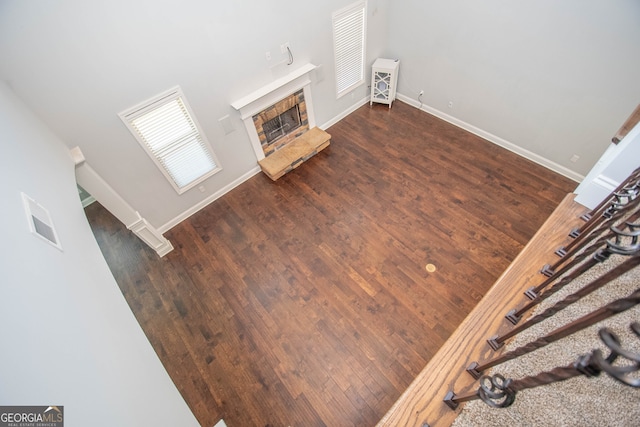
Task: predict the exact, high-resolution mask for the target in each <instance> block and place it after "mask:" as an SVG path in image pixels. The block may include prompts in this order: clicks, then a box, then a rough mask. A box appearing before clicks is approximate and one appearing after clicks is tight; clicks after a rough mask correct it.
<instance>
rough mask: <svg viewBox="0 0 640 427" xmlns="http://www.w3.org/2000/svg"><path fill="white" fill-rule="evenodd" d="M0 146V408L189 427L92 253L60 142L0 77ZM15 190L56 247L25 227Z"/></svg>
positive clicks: (82, 421)
mask: <svg viewBox="0 0 640 427" xmlns="http://www.w3.org/2000/svg"><path fill="white" fill-rule="evenodd" d="M0 141H2V156H0V200H2V203H1V204H0V206H1V213H2V215H1V216H0V217H1V218H2V222H1V223H0V235H2V237H3V239H2V241H3V245H2V249H1V250H0V271H1V272H2V284H1V285H0V337H1V340H2V351H1V352H0V378H2V385H1V386H0V404H2V405H63V406H64V407H65V408H64V409H65V417H66V423H65V425H67V426H69V427H74V426H78V427H80V426H105V427H107V426H109V427H111V426H132V427H134V426H136V427H137V426H167V427H170V426H171V427H173V426H197V425H198V423H197V421H196V420H195V418H194V416H193V414H192V413H191V411H190V410H189V408H188V407H187V405H186V404H185V402H184V400H183V399H182V397H181V396H180V394H179V392H178V390H177V389H176V387H175V386H174V384H173V383H172V382H171V380H170V378H169V376H168V375H167V373H166V371H165V370H164V368H163V366H162V364H161V363H160V361H159V359H158V358H157V356H156V354H155V353H154V351H153V349H152V347H151V345H150V344H149V342H148V341H147V339H146V337H145V336H144V333H143V332H142V330H141V328H140V326H139V325H138V323H137V322H136V320H135V318H134V316H133V314H132V313H131V311H130V309H129V307H128V305H127V303H126V301H125V300H124V297H123V296H122V294H121V292H120V290H119V289H118V286H117V284H116V283H115V281H114V279H113V276H112V275H111V273H110V271H109V269H108V267H107V265H106V263H105V261H104V258H103V257H102V254H101V252H100V250H99V248H98V245H97V243H96V241H95V238H94V237H93V234H92V232H91V230H90V228H89V225H88V223H87V219H86V217H85V216H84V211H83V209H82V206H81V204H80V201H79V197H78V193H77V189H76V181H75V175H74V164H73V161H72V160H71V157H70V155H69V152H68V148H67V147H66V146H65V145H64V144H63V143H62V142H61V141H60V140H59V139H58V138H57V137H56V136H54V135H53V134H52V133H51V132H50V131H49V130H48V129H47V128H46V127H45V126H44V124H43V123H42V122H41V121H40V120H39V119H37V118H36V117H35V116H34V115H33V114H32V113H31V111H29V110H28V109H27V107H25V106H24V105H23V104H22V102H21V101H20V100H18V99H17V97H15V95H14V94H13V93H12V92H11V90H10V89H9V88H8V87H7V86H6V85H5V84H4V83H3V82H0ZM20 192H24V193H26V194H28V195H29V196H31V197H32V198H33V199H35V200H36V201H37V202H39V203H40V204H42V205H43V206H45V207H46V208H47V209H48V210H49V212H50V214H51V216H52V219H53V222H54V225H55V226H56V229H57V231H58V236H59V238H60V242H61V244H62V246H63V249H64V251H63V252H61V251H59V250H58V249H56V248H54V247H53V246H50V245H49V244H47V243H46V242H44V241H41V240H40V239H38V238H36V237H34V236H33V235H31V234H30V233H29V229H28V226H27V220H26V216H25V213H24V211H23V207H22V201H21V196H20ZM212 424H213V423H212Z"/></svg>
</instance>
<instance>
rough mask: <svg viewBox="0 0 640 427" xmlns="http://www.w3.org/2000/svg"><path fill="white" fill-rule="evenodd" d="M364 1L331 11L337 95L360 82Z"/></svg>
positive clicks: (362, 59)
mask: <svg viewBox="0 0 640 427" xmlns="http://www.w3.org/2000/svg"><path fill="white" fill-rule="evenodd" d="M366 5H367V2H366V1H359V2H357V3H353V4H352V5H350V6H347V7H345V8H344V9H341V10H339V11H337V12H334V13H333V49H334V55H335V63H336V94H337V97H338V98H340V97H341V96H344V95H346V94H347V93H348V92H350V91H351V90H353V89H355V88H356V87H358V86H360V85H361V84H363V83H364V62H365V42H366V37H365V35H366Z"/></svg>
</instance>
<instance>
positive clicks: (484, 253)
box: [86, 102, 575, 427]
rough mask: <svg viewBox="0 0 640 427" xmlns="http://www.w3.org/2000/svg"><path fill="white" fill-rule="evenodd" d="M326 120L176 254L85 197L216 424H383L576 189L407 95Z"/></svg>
mask: <svg viewBox="0 0 640 427" xmlns="http://www.w3.org/2000/svg"><path fill="white" fill-rule="evenodd" d="M328 132H329V133H330V134H331V135H332V142H331V146H330V147H329V148H327V149H325V150H324V151H322V152H321V153H319V154H318V155H317V156H315V157H313V158H312V159H310V160H309V161H307V162H306V163H305V164H303V165H302V166H301V167H300V168H298V169H296V170H294V171H293V172H291V173H289V174H287V175H285V176H284V177H283V178H281V179H280V180H278V181H277V182H272V181H271V180H269V179H268V178H267V177H265V176H264V175H262V174H260V175H257V176H255V177H253V178H251V179H250V180H249V181H247V182H246V183H244V184H242V185H241V186H239V187H238V188H236V189H234V190H232V191H231V192H230V193H228V194H226V195H225V196H223V197H222V198H220V199H218V200H217V201H215V202H214V203H212V204H211V205H209V206H208V207H206V208H205V209H203V210H202V211H200V212H198V213H197V214H195V215H193V216H192V217H191V218H189V219H188V220H186V221H184V222H183V223H181V224H179V225H178V226H176V227H175V228H173V229H172V230H171V231H170V232H168V233H166V237H167V238H168V239H169V240H170V241H171V242H172V243H173V245H174V247H175V250H174V251H173V252H171V253H169V254H168V255H167V256H166V257H164V258H162V259H161V258H158V257H157V255H156V254H155V253H154V252H153V251H152V250H150V249H149V248H147V247H146V246H145V245H144V244H143V243H142V242H140V241H139V240H137V238H135V237H134V236H133V235H132V234H131V233H130V232H129V231H127V230H126V229H125V228H124V226H122V225H121V224H119V223H118V222H117V221H116V220H115V219H114V218H113V217H111V215H110V214H109V213H108V212H106V211H105V210H104V209H103V208H102V207H101V206H100V205H98V204H93V205H91V206H90V207H88V208H87V210H86V211H87V216H88V218H89V221H90V223H91V225H92V228H93V230H94V233H95V235H96V238H97V240H98V243H99V244H100V247H101V248H102V250H103V252H104V255H105V258H106V259H107V262H108V263H109V265H110V267H111V270H112V271H113V274H114V276H115V278H116V281H117V282H118V284H119V286H120V288H121V289H122V292H123V294H124V296H125V297H126V300H127V301H128V303H129V305H130V306H131V309H132V310H133V312H134V314H135V316H136V317H137V319H138V321H139V322H140V324H141V325H142V328H143V329H144V331H145V333H146V335H147V337H148V338H149V340H150V342H151V344H152V345H153V347H154V348H155V350H156V352H157V353H158V355H159V357H160V359H161V360H162V362H163V364H164V366H165V367H166V369H167V371H168V372H169V374H170V376H171V378H172V379H173V381H174V382H175V383H176V385H177V387H178V389H179V390H180V392H181V393H182V395H183V396H184V398H185V400H186V402H187V404H188V405H189V406H190V407H191V409H192V410H193V412H194V414H195V416H196V417H197V419H198V420H199V422H200V423H201V425H202V426H206V427H211V426H213V425H214V424H215V423H216V422H217V421H218V420H219V419H220V418H224V419H225V421H226V423H227V425H228V426H229V427H240V426H267V425H270V426H322V425H326V426H351V425H356V426H371V425H375V424H376V423H377V422H378V421H379V420H380V418H381V417H382V416H383V415H384V414H385V412H386V411H387V410H388V409H389V408H390V407H391V405H392V404H393V403H394V401H395V400H396V399H398V397H399V396H400V394H401V393H402V392H403V391H404V390H405V388H406V387H407V386H408V385H409V383H410V382H411V381H412V380H413V379H414V378H415V377H416V375H417V374H418V373H419V372H420V371H421V369H422V368H423V367H424V366H425V364H426V363H427V361H428V360H429V359H430V358H431V357H432V356H433V355H434V353H435V352H436V351H437V350H438V348H439V347H440V346H441V345H442V344H443V342H444V341H445V340H446V339H447V337H449V336H450V335H451V333H452V332H453V331H454V329H455V328H456V327H457V326H458V325H459V324H460V323H461V322H462V320H463V319H464V317H465V316H466V315H467V313H469V311H470V310H471V309H472V308H473V307H474V306H475V304H476V303H477V302H478V301H479V299H480V298H481V297H482V296H483V295H484V294H485V292H486V291H487V290H488V289H489V287H490V286H491V285H492V284H493V282H494V281H495V280H496V279H497V278H498V276H499V275H500V274H501V273H502V271H503V270H504V269H505V268H506V267H507V266H508V265H509V263H510V262H511V260H513V258H514V257H515V256H516V255H517V254H518V252H519V251H520V250H521V249H522V248H523V246H524V245H525V243H526V242H527V241H528V240H529V239H530V238H531V236H533V234H534V233H535V231H536V230H537V229H538V227H540V225H541V224H542V223H543V222H544V220H545V219H546V218H547V217H548V216H549V214H550V213H551V212H552V211H553V209H554V208H555V207H556V205H557V204H558V203H559V202H560V201H561V200H562V198H563V197H564V196H565V195H566V194H567V193H568V192H571V191H573V189H574V187H575V183H573V182H572V181H570V180H568V179H567V178H564V177H562V176H559V175H557V174H555V173H553V172H550V171H549V170H547V169H545V168H543V167H541V166H538V165H536V164H533V163H531V162H529V161H527V160H525V159H523V158H521V157H518V156H517V155H515V154H513V153H511V152H509V151H507V150H504V149H502V148H500V147H497V146H496V145H493V144H491V143H489V142H486V141H484V140H482V139H481V138H478V137H476V136H474V135H471V134H469V133H467V132H464V131H462V130H460V129H458V128H456V127H454V126H452V125H450V124H447V123H445V122H443V121H441V120H439V119H437V118H434V117H432V116H430V115H428V114H426V113H424V112H421V111H419V110H417V109H415V108H413V107H410V106H408V105H406V104H403V103H401V102H395V103H394V104H393V108H392V109H391V110H388V108H387V107H386V106H385V105H374V106H373V107H372V108H370V107H369V105H366V106H363V107H362V108H360V109H358V110H357V111H356V112H354V113H353V114H351V115H349V116H348V117H346V118H345V119H343V120H342V121H340V122H339V123H338V124H336V125H334V126H332V127H331V128H330V129H328ZM426 264H433V265H434V266H435V267H436V271H435V272H432V273H429V272H427V270H426V269H425V266H426Z"/></svg>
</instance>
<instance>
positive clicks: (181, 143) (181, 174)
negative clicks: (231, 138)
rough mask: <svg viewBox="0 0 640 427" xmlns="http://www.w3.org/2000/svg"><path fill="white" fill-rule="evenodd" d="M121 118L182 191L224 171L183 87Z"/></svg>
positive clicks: (144, 104) (142, 105)
mask: <svg viewBox="0 0 640 427" xmlns="http://www.w3.org/2000/svg"><path fill="white" fill-rule="evenodd" d="M120 118H121V119H122V121H123V122H124V123H125V124H126V125H127V127H128V128H129V130H130V131H131V132H132V133H133V135H134V136H135V137H136V139H137V140H138V142H139V143H140V144H141V145H142V147H143V148H144V149H145V151H146V152H147V153H148V154H149V155H150V156H151V158H152V159H153V161H154V162H155V163H156V165H157V166H158V168H160V171H161V172H162V173H163V174H164V175H165V177H167V179H168V180H169V182H170V183H171V185H172V186H173V188H174V189H175V190H176V191H177V192H178V194H182V193H184V192H185V191H187V190H188V189H190V188H192V187H193V186H195V185H197V184H198V183H200V182H202V181H203V180H204V179H206V178H208V177H210V176H211V175H213V174H214V173H216V172H218V171H219V170H221V168H220V166H219V164H218V161H217V159H216V157H215V154H214V153H213V150H212V149H211V145H210V144H209V142H208V141H207V140H206V138H205V136H204V134H203V133H202V132H201V131H200V129H199V126H198V124H197V122H196V120H195V117H194V115H193V113H192V112H191V109H190V108H189V105H188V104H187V102H186V99H185V98H184V95H183V94H182V90H181V89H180V88H179V87H176V88H174V89H172V90H170V91H168V92H166V93H164V94H162V95H159V96H157V97H155V98H153V99H151V100H149V101H146V102H144V103H142V104H140V105H138V106H136V107H134V108H131V109H129V110H127V111H125V112H123V113H120Z"/></svg>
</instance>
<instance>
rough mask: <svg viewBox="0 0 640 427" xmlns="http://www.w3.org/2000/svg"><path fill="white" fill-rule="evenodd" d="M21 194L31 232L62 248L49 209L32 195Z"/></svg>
mask: <svg viewBox="0 0 640 427" xmlns="http://www.w3.org/2000/svg"><path fill="white" fill-rule="evenodd" d="M21 194H22V202H23V203H24V210H25V212H26V214H27V220H28V221H29V230H30V231H31V233H33V234H34V235H35V236H38V237H40V238H41V239H43V240H45V241H46V242H49V243H50V244H52V245H53V246H55V247H56V248H58V249H60V250H62V246H61V245H60V240H59V239H58V233H57V232H56V229H55V228H54V226H53V221H51V216H50V215H49V211H48V210H47V209H45V208H44V207H43V206H41V205H40V204H38V203H37V202H36V201H35V200H33V199H32V198H31V197H29V196H27V195H26V194H24V193H21Z"/></svg>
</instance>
